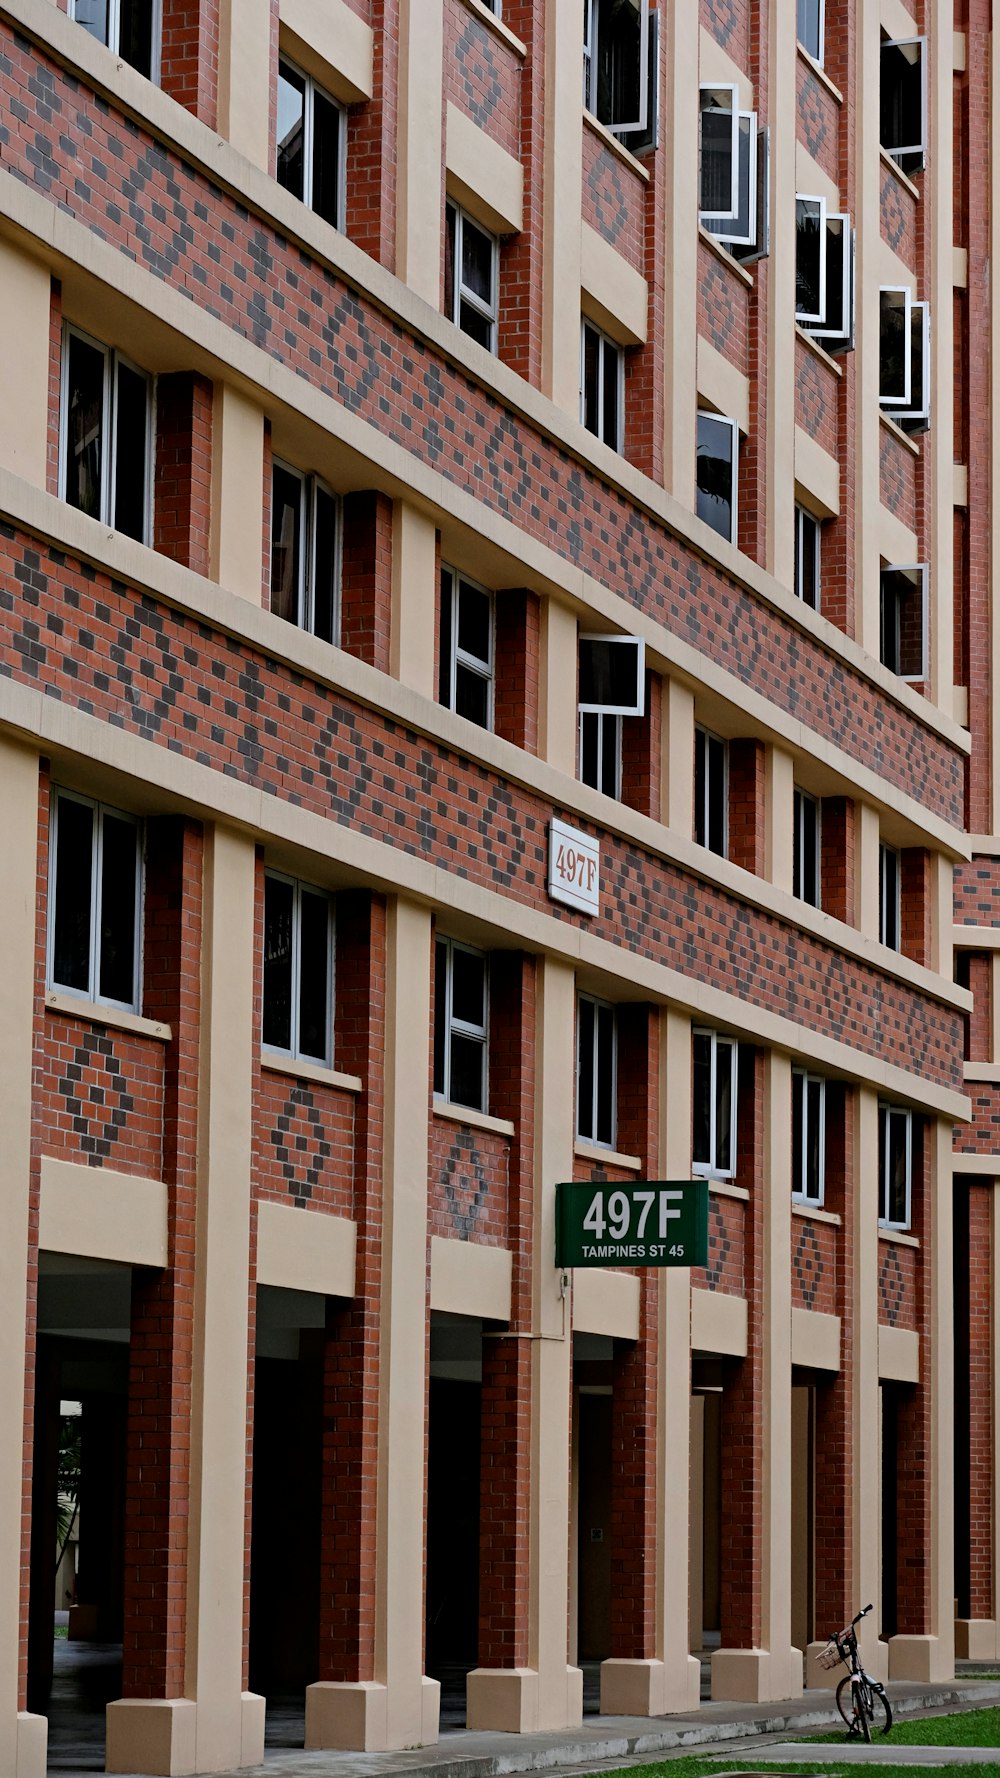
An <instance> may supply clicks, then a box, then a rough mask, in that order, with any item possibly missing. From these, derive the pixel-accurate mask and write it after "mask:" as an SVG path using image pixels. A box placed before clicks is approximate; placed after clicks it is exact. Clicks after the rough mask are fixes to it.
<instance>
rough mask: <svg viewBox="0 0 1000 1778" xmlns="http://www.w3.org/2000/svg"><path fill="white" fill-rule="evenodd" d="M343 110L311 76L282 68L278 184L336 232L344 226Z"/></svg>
mask: <svg viewBox="0 0 1000 1778" xmlns="http://www.w3.org/2000/svg"><path fill="white" fill-rule="evenodd" d="M344 127H345V116H344V110H343V107H342V106H340V105H338V104H337V101H336V99H331V97H330V95H329V93H326V92H324V91H323V88H322V87H321V86H317V84H316V82H315V81H314V80H313V79H312V76H311V75H309V74H303V72H302V70H301V68H296V66H295V64H294V63H293V62H290V61H288V59H287V57H285V56H282V57H281V59H280V61H279V63H278V164H277V179H278V184H279V185H282V186H284V188H285V190H286V191H290V192H291V194H292V196H293V197H295V198H300V199H301V201H302V203H304V204H305V205H307V207H308V208H309V209H310V210H314V211H315V212H316V215H317V216H322V218H323V220H324V222H330V223H332V224H333V227H334V228H342V227H343V223H344Z"/></svg>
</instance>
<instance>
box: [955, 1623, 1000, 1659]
mask: <svg viewBox="0 0 1000 1778" xmlns="http://www.w3.org/2000/svg"><path fill="white" fill-rule="evenodd" d="M955 1659H956V1661H995V1660H998V1659H1000V1637H998V1636H997V1625H996V1620H995V1618H986V1617H977V1618H971V1617H964V1618H963V1617H957V1618H956V1619H955Z"/></svg>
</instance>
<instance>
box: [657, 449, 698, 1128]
mask: <svg viewBox="0 0 1000 1778" xmlns="http://www.w3.org/2000/svg"><path fill="white" fill-rule="evenodd" d="M693 448H694V447H693V446H692V449H693ZM662 710H663V715H662V724H663V751H664V755H665V760H664V769H663V776H662V783H663V792H662V801H661V807H662V811H663V822H664V826H666V827H672V828H673V829H674V832H675V833H682V834H683V835H684V837H685V839H690V838H691V837H692V835H693V833H694V693H693V692H692V690H691V688H690V686H687V685H682V684H681V682H680V680H679V679H667V680H665V681H664V684H663V700H662ZM688 1158H689V1160H690V1156H689V1157H688Z"/></svg>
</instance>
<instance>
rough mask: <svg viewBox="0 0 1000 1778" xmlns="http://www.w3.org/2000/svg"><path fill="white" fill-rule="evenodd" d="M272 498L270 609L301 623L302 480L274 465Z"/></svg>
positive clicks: (280, 464)
mask: <svg viewBox="0 0 1000 1778" xmlns="http://www.w3.org/2000/svg"><path fill="white" fill-rule="evenodd" d="M272 486H273V492H272V496H271V610H272V611H275V612H277V614H278V616H279V617H283V618H284V619H285V620H286V622H287V623H291V624H297V623H298V621H299V589H300V586H301V580H302V477H301V476H300V475H297V474H296V473H295V471H294V470H292V469H287V468H286V467H285V465H284V464H283V463H275V465H274V479H273V484H272Z"/></svg>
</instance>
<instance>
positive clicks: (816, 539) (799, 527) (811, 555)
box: [795, 506, 820, 611]
mask: <svg viewBox="0 0 1000 1778" xmlns="http://www.w3.org/2000/svg"><path fill="white" fill-rule="evenodd" d="M819 573H820V522H819V520H818V519H817V518H816V517H815V515H814V514H813V513H811V512H807V511H806V509H805V507H804V506H797V507H796V508H795V592H796V595H797V597H798V598H800V599H801V600H802V603H803V605H808V606H809V607H810V609H811V610H812V611H818V610H819Z"/></svg>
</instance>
